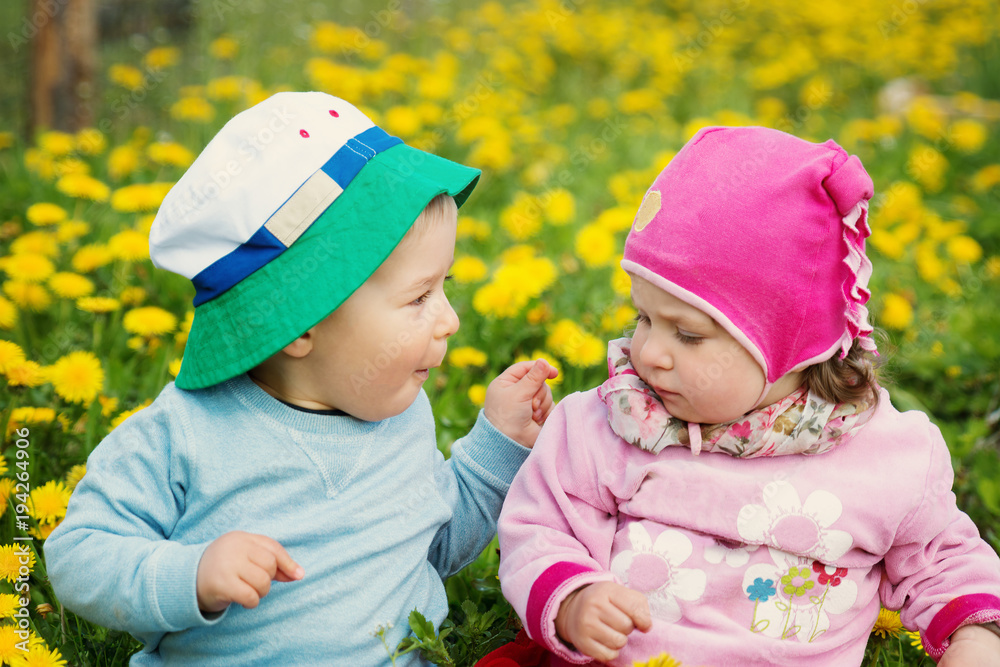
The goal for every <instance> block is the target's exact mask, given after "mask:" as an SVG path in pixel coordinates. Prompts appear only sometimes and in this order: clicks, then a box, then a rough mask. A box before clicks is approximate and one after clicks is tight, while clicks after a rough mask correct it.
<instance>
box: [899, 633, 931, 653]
mask: <svg viewBox="0 0 1000 667" xmlns="http://www.w3.org/2000/svg"><path fill="white" fill-rule="evenodd" d="M903 634H905V635H906V638H907V639H909V640H910V646H912V647H913V648H915V649H919V650H921V651H923V652H924V653H925V654H926V653H927V649H925V648H924V642H923V640H922V639H921V638H920V633H919V632H911V631H909V630H905V631H904V632H903Z"/></svg>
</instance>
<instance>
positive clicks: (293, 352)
mask: <svg viewBox="0 0 1000 667" xmlns="http://www.w3.org/2000/svg"><path fill="white" fill-rule="evenodd" d="M312 349H313V330H312V329H309V331H307V332H305V333H304V334H302V335H301V336H299V337H298V338H296V339H295V340H293V341H292V342H291V343H289V344H288V345H286V346H285V347H283V348H282V350H281V351H282V352H284V353H285V354H287V355H288V356H290V357H292V358H293V359H301V358H303V357H304V356H306V355H307V354H309V353H310V352H312Z"/></svg>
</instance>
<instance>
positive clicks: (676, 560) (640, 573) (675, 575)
mask: <svg viewBox="0 0 1000 667" xmlns="http://www.w3.org/2000/svg"><path fill="white" fill-rule="evenodd" d="M628 539H629V543H630V545H631V547H632V548H631V549H628V550H626V551H622V552H621V553H619V554H618V555H617V556H615V557H614V559H613V560H612V561H611V571H612V572H614V573H615V574H616V575H617V576H618V578H619V579H621V580H622V582H624V584H625V585H626V586H628V587H629V588H632V589H635V590H637V591H639V592H641V593H643V594H644V595H645V596H646V598H647V599H648V600H649V611H650V613H651V614H652V615H653V616H655V617H656V618H659V619H662V620H664V621H667V622H668V623H673V622H675V621H678V620H680V618H681V616H682V614H681V608H680V604H679V603H678V600H684V601H687V602H690V601H693V600H697V599H698V598H700V597H701V596H702V594H704V592H705V584H706V583H707V577H706V575H705V573H704V572H702V571H701V570H695V569H689V568H682V567H680V565H681V563H683V562H684V561H686V560H687V559H688V558H689V557H690V556H691V552H692V550H693V548H692V546H691V540H689V539H688V538H687V537H685V536H684V535H683V534H681V533H679V532H677V531H676V530H665V531H663V532H662V533H660V534H659V535H658V536H657V538H656V542H653V540H652V539H651V538H650V536H649V533H648V532H647V531H646V528H645V527H644V526H643V525H642V524H641V523H638V522H636V523H632V524H630V525H629V527H628Z"/></svg>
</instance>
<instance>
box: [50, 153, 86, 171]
mask: <svg viewBox="0 0 1000 667" xmlns="http://www.w3.org/2000/svg"><path fill="white" fill-rule="evenodd" d="M89 174H90V165H89V164H87V163H86V162H84V161H83V160H81V159H80V158H76V157H68V158H63V159H62V160H58V161H57V162H56V163H55V170H54V173H53V176H70V175H79V176H87V175H89Z"/></svg>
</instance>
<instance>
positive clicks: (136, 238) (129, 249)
mask: <svg viewBox="0 0 1000 667" xmlns="http://www.w3.org/2000/svg"><path fill="white" fill-rule="evenodd" d="M108 250H110V251H111V254H112V255H114V256H115V257H117V258H118V259H122V260H125V261H126V262H138V261H142V260H144V259H149V237H148V236H146V235H145V234H143V233H142V232H138V231H136V230H134V229H125V230H122V231H120V232H118V233H117V234H115V235H114V236H112V237H111V238H110V239H108Z"/></svg>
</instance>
